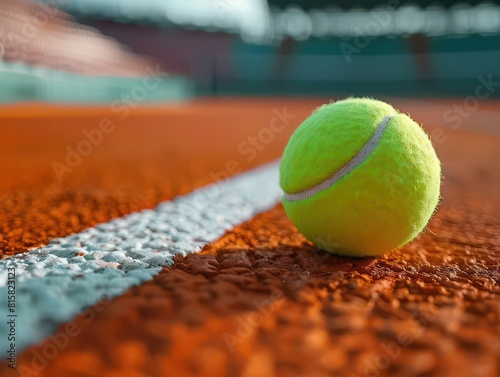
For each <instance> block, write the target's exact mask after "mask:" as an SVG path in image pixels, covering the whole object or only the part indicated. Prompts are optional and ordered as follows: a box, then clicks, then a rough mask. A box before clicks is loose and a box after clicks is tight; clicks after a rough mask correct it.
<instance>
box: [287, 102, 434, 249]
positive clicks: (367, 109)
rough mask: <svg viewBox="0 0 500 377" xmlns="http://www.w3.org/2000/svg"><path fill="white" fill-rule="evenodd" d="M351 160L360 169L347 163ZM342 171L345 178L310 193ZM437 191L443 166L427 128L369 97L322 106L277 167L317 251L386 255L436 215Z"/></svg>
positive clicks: (296, 219) (291, 213)
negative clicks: (428, 135)
mask: <svg viewBox="0 0 500 377" xmlns="http://www.w3.org/2000/svg"><path fill="white" fill-rule="evenodd" d="M386 117H391V118H386ZM384 118H385V123H386V128H385V129H383V133H382V134H381V137H380V139H379V140H375V142H374V141H373V138H372V137H374V134H375V132H376V130H377V128H378V129H379V131H378V132H380V130H381V128H380V125H381V123H384ZM387 120H388V122H387ZM370 144H371V147H372V148H369V154H368V155H367V156H366V158H365V159H364V160H362V161H361V162H359V159H360V157H359V156H358V157H356V156H357V155H358V154H360V153H359V152H360V151H362V150H363V148H364V147H365V146H367V145H368V146H370ZM365 149H366V148H365ZM362 153H363V152H362ZM362 153H361V154H362ZM353 159H354V162H356V161H357V162H358V163H357V164H353V163H351V164H349V162H350V161H351V160H353ZM353 165H354V166H353ZM341 169H342V170H341ZM339 170H340V171H341V172H340V173H345V175H342V174H341V177H340V178H339V179H338V180H337V181H336V182H335V183H333V184H331V185H329V186H328V187H326V188H323V189H321V190H319V191H317V192H315V193H313V194H312V195H309V196H308V195H307V190H308V189H311V188H315V187H317V186H318V185H320V184H321V183H324V182H325V181H327V180H328V179H329V178H331V177H332V176H333V175H336V173H337V176H338V175H339V173H338V172H339ZM440 185H441V166H440V162H439V159H438V158H437V156H436V153H435V151H434V148H433V147H432V144H431V142H430V140H429V138H428V137H427V135H426V133H425V132H424V131H423V130H422V128H421V127H420V126H419V125H418V124H417V123H415V122H414V121H413V120H412V119H411V118H410V117H408V116H407V115H404V114H400V113H399V112H398V111H397V110H395V109H394V108H393V107H392V106H391V105H389V104H387V103H385V102H382V101H378V100H374V99H369V98H348V99H345V100H342V101H338V102H335V103H331V104H327V105H323V106H320V107H319V108H317V109H316V110H315V111H314V112H313V114H312V115H311V116H309V117H308V118H307V119H306V120H305V121H304V122H303V123H302V124H301V125H300V126H299V127H298V128H297V130H296V131H295V132H294V134H293V135H292V137H291V138H290V140H289V142H288V145H287V146H286V148H285V151H284V153H283V157H282V160H281V164H280V186H281V188H282V189H283V191H284V192H285V196H284V197H283V200H282V202H283V206H284V207H285V211H286V213H287V215H288V217H289V218H290V219H291V220H292V222H293V223H294V224H295V226H296V227H297V228H298V229H299V231H300V232H302V233H303V234H304V236H305V237H306V238H307V239H309V240H310V241H311V242H313V243H314V244H316V245H317V246H318V247H319V248H321V249H324V250H327V251H329V252H332V253H335V254H343V255H348V256H375V255H381V254H383V253H386V252H388V251H391V250H393V249H396V248H398V247H400V246H403V245H405V244H406V243H408V242H410V241H411V240H413V239H414V238H415V237H416V236H417V235H418V234H419V233H420V232H421V231H422V229H423V228H424V227H425V226H426V225H427V223H428V221H429V219H430V218H431V216H432V214H433V212H434V210H435V209H436V206H437V204H438V201H439V190H440ZM293 194H299V195H295V196H294V195H293ZM303 194H304V195H303ZM309 194H311V193H310V192H309ZM297 196H298V197H299V199H297ZM287 197H288V198H287Z"/></svg>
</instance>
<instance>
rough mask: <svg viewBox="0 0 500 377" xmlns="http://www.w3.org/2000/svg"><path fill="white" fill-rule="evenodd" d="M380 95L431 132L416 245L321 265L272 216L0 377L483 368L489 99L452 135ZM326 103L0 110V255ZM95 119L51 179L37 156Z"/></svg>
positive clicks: (488, 351) (498, 178)
mask: <svg viewBox="0 0 500 377" xmlns="http://www.w3.org/2000/svg"><path fill="white" fill-rule="evenodd" d="M385 100H387V101H388V102H391V103H392V104H393V105H394V106H395V107H396V108H399V109H400V110H401V111H402V112H407V113H410V114H411V115H412V117H413V118H414V119H415V120H417V121H418V122H421V123H423V124H424V129H425V130H426V131H427V133H429V134H431V135H432V134H433V133H432V132H433V130H435V129H436V128H438V127H439V128H441V130H440V131H439V133H435V135H439V136H440V137H439V140H433V144H434V147H435V148H436V151H437V153H438V156H439V157H440V159H441V162H442V171H443V176H444V179H443V185H442V192H441V195H442V202H441V203H440V205H439V209H438V211H437V213H436V215H435V216H434V217H433V218H432V220H431V221H430V223H429V225H428V227H427V229H426V231H425V232H424V233H423V234H422V235H421V236H419V237H418V238H417V239H416V240H414V241H413V242H411V243H410V244H408V245H407V246H405V247H403V248H402V249H400V250H397V251H394V252H392V253H389V254H386V255H384V256H381V257H377V258H362V259H355V258H346V257H337V256H334V255H327V254H325V253H323V252H321V251H319V250H316V249H315V247H314V246H313V245H312V244H311V243H309V242H308V241H307V240H306V239H305V238H304V237H303V236H301V234H299V233H298V232H297V230H296V229H295V227H294V226H293V225H292V224H291V222H290V221H289V220H288V219H287V217H286V215H285V213H284V210H283V207H282V206H281V205H276V206H275V207H274V208H272V209H270V210H267V211H265V212H263V213H261V214H258V215H256V216H254V217H253V218H251V219H250V220H249V221H246V222H244V223H243V224H241V225H238V226H236V227H235V228H234V229H229V230H228V231H226V232H225V234H224V235H223V236H222V237H220V238H219V239H218V240H216V241H215V242H209V243H208V244H207V245H206V246H204V247H203V249H202V250H201V252H199V253H193V254H190V255H187V256H182V255H177V256H175V258H174V264H173V265H172V266H170V267H164V268H163V269H161V271H159V273H158V274H157V275H155V276H154V277H152V279H150V280H148V281H144V282H141V283H140V284H137V285H135V286H133V287H130V288H128V289H126V290H125V292H124V293H122V294H118V295H115V297H113V298H110V299H104V300H100V301H99V302H97V303H96V304H95V305H90V306H89V307H87V308H85V310H82V312H81V313H80V314H79V315H77V316H76V317H75V318H73V319H72V320H65V321H62V322H61V323H56V324H55V327H54V330H53V331H52V334H51V335H46V336H43V337H42V338H41V340H40V341H37V342H35V343H34V344H29V343H30V342H29V339H28V340H27V343H26V344H29V345H28V346H26V347H24V348H23V349H22V350H20V351H19V353H18V355H17V369H16V370H15V371H13V370H10V369H8V368H7V367H6V363H7V362H6V361H5V359H4V356H3V355H2V360H3V361H2V362H3V365H0V371H1V372H0V373H1V376H2V377H3V376H5V377H10V376H46V377H91V376H99V377H115V376H130V377H140V376H214V377H230V376H244V377H275V376H276V377H277V376H315V377H322V376H347V377H354V376H370V377H377V376H405V377H409V376H422V377H427V376H478V377H497V376H498V375H500V327H499V326H500V318H499V316H500V314H499V313H500V289H499V286H498V284H499V283H500V268H499V266H500V236H499V235H500V217H499V211H500V196H499V192H500V169H499V168H498V162H499V161H500V130H499V129H498V124H497V122H495V121H494V120H495V119H498V116H499V115H500V113H499V111H500V110H499V108H500V107H499V105H500V103H499V102H498V101H493V100H491V101H489V102H485V103H482V104H481V108H480V109H479V110H478V111H476V112H474V113H472V114H471V115H470V117H468V118H466V119H465V118H464V119H463V122H462V123H461V126H460V127H456V129H453V128H445V127H443V120H442V114H443V112H444V111H445V110H446V109H448V108H449V107H450V106H451V105H452V104H453V103H455V102H456V101H454V100H451V99H450V100H430V99H426V100H395V99H391V98H385ZM327 101H328V99H327V98H326V99H325V98H322V99H317V100H315V99H307V100H302V99H276V98H275V99H224V98H221V99H199V100H194V101H192V102H186V103H182V104H171V105H162V106H144V107H138V108H137V109H134V110H132V111H131V113H130V116H128V117H126V119H120V118H119V116H117V114H116V113H113V112H112V111H110V110H109V107H107V106H104V105H103V106H100V107H78V106H77V107H71V106H57V105H36V104H30V105H28V104H19V105H15V106H10V107H4V108H2V111H1V112H0V135H1V137H0V175H1V177H2V179H1V180H0V253H1V257H2V259H3V261H4V262H5V261H7V260H8V259H9V258H13V256H14V255H16V254H23V253H24V254H26V255H28V254H29V253H31V252H32V250H34V249H35V248H37V247H41V246H44V245H47V243H49V242H50V240H52V239H54V238H61V237H66V236H69V235H71V234H73V233H78V232H81V231H82V230H84V229H86V228H89V227H94V226H95V225H96V224H99V223H104V222H108V221H109V220H111V219H113V218H117V217H122V216H124V215H127V214H130V213H132V212H136V211H140V210H143V209H151V208H154V207H156V206H157V205H158V204H159V203H160V202H163V201H168V200H171V199H173V198H174V197H176V196H179V195H189V193H191V192H192V191H193V190H195V189H196V188H199V187H202V186H206V185H213V184H216V183H217V181H219V180H222V179H224V178H227V177H229V176H234V175H237V174H240V173H246V172H248V171H250V170H251V169H253V168H256V167H259V166H262V165H263V164H265V163H268V162H272V161H274V160H276V159H278V158H279V157H280V156H281V153H282V151H283V148H284V146H285V145H286V142H287V140H288V138H289V137H290V135H291V134H292V133H293V131H294V130H295V128H296V127H297V126H298V125H299V124H300V123H301V122H302V120H303V119H304V118H306V117H307V116H308V115H309V114H310V113H311V111H312V110H313V109H314V108H315V107H316V106H318V105H320V104H322V103H325V102H327ZM284 114H285V115H284ZM104 118H107V119H109V120H110V122H111V124H112V126H110V128H112V130H111V131H110V132H109V133H103V137H102V140H100V141H99V143H96V145H94V146H93V147H92V151H91V153H89V154H88V156H85V157H83V158H82V159H81V161H78V162H75V163H74V164H73V165H75V166H74V167H70V168H69V169H68V170H67V171H65V172H64V174H62V175H61V176H60V177H58V176H57V174H56V172H55V171H54V162H60V163H64V162H65V159H66V157H67V153H68V149H67V148H68V147H70V148H76V146H77V145H78V143H79V142H80V141H81V140H84V138H85V136H83V133H82V132H83V131H84V130H87V131H90V130H93V129H95V128H98V127H99V124H100V122H101V121H102V119H104ZM108 124H109V123H108ZM271 125H274V126H273V128H274V131H272V132H271V133H269V132H267V133H266V134H265V135H264V134H263V133H262V132H263V131H262V130H263V129H266V128H270V127H271ZM276 125H279V126H280V127H275V126H276ZM58 178H61V180H59V179H58ZM18 257H19V256H18ZM77 293H78V292H76V291H75V292H73V293H72V294H74V295H76V294H77ZM18 294H20V293H19V291H18ZM40 300H41V298H40ZM30 310H32V312H31V314H30V315H37V313H36V306H35V307H33V308H32V309H30ZM2 322H4V319H3V318H2ZM17 332H18V333H21V332H23V328H22V327H21V326H20V325H19V326H18V328H17ZM60 334H66V336H62V337H61V336H60ZM68 334H69V335H68ZM58 336H59V338H58ZM58 339H59V340H58ZM61 339H62V340H61ZM2 341H3V339H2ZM58 342H59V343H58ZM61 342H62V343H63V344H61Z"/></svg>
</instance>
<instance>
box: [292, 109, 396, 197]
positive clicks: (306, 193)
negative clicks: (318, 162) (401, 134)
mask: <svg viewBox="0 0 500 377" xmlns="http://www.w3.org/2000/svg"><path fill="white" fill-rule="evenodd" d="M395 116H396V115H387V116H385V117H384V119H382V121H381V122H380V123H379V124H378V126H377V128H376V129H375V132H374V133H373V135H372V137H371V138H370V140H368V142H367V143H366V144H365V145H364V146H363V148H361V150H360V151H359V152H358V154H357V155H356V156H354V157H353V158H352V159H351V160H350V161H349V162H348V163H347V164H345V165H344V166H342V168H340V170H338V171H337V172H335V173H334V174H333V175H332V176H330V177H329V178H327V179H326V180H324V181H323V182H321V183H319V184H317V185H316V186H313V187H311V188H308V189H306V190H303V191H300V192H296V193H293V194H289V193H285V195H283V198H284V199H285V200H288V201H290V202H296V201H299V200H303V199H307V198H310V197H311V196H313V195H315V194H317V193H318V192H320V191H323V190H325V189H327V188H329V187H332V186H333V185H334V184H335V183H337V182H338V180H339V179H340V178H342V177H344V176H345V175H347V174H349V173H350V172H351V171H352V170H354V169H356V168H357V167H358V166H359V165H361V164H362V163H363V162H364V161H365V160H366V158H367V157H368V156H369V155H370V153H372V152H373V150H374V149H375V147H376V146H377V145H378V143H379V141H380V139H381V138H382V135H383V134H384V131H385V129H386V128H387V126H388V125H389V121H390V120H391V119H392V118H393V117H395Z"/></svg>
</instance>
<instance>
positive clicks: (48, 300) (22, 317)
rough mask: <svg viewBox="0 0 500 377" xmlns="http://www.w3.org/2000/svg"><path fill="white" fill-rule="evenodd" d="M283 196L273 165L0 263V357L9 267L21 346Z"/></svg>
mask: <svg viewBox="0 0 500 377" xmlns="http://www.w3.org/2000/svg"><path fill="white" fill-rule="evenodd" d="M282 194H283V192H282V191H281V189H280V188H279V185H278V163H277V162H274V163H272V164H268V165H265V166H262V167H260V168H258V169H255V170H252V171H249V172H246V173H244V174H241V175H239V176H236V177H233V178H231V179H229V180H226V181H221V182H218V183H215V184H213V185H210V186H206V187H204V188H201V189H198V190H196V191H194V192H193V193H191V194H189V195H186V196H182V197H177V198H175V199H174V200H172V201H167V202H163V203H161V204H160V205H158V207H157V208H156V209H154V210H145V211H141V212H137V213H133V214H130V215H127V216H125V217H122V218H118V219H114V220H111V221H109V222H107V223H103V224H99V225H97V226H96V227H93V228H88V229H85V230H83V231H82V232H80V233H77V234H73V235H70V236H68V237H65V238H57V239H54V240H52V241H51V242H50V243H49V244H48V245H47V246H43V247H40V248H37V249H34V250H32V251H31V252H28V253H24V254H19V255H16V256H13V257H11V258H7V259H4V260H2V261H0V321H1V322H2V326H0V354H2V355H5V354H6V352H7V348H6V347H7V343H8V342H6V341H4V340H6V339H7V328H6V326H4V322H6V318H7V288H6V283H7V269H8V268H9V267H14V268H15V269H16V275H17V283H16V314H17V339H16V344H17V349H18V350H22V349H23V348H25V347H27V346H29V345H31V344H34V343H36V342H39V341H41V340H42V339H44V338H45V337H46V336H48V335H50V334H51V333H53V332H54V331H55V330H56V329H57V326H58V325H59V324H60V323H63V322H66V321H69V320H71V319H72V318H74V317H75V316H76V315H77V314H79V313H81V312H83V311H84V310H85V309H87V308H88V307H90V306H92V305H94V304H96V303H97V302H98V301H99V300H101V299H104V298H106V299H111V298H113V297H116V296H118V295H121V294H122V293H124V292H125V291H126V290H127V289H128V288H130V287H132V286H134V285H138V284H141V283H142V282H144V281H147V280H150V279H152V277H153V276H154V275H156V274H158V273H159V272H160V270H161V269H162V267H163V266H168V265H171V264H172V263H173V260H172V258H173V257H174V256H175V255H177V254H181V255H187V254H189V253H193V252H197V251H200V250H201V249H202V247H203V246H205V245H207V244H208V243H210V242H213V241H215V240H217V239H218V238H220V237H221V236H222V235H223V234H224V232H225V231H227V230H229V229H232V228H233V227H234V226H236V225H239V224H241V223H242V222H244V221H246V220H249V219H251V218H252V217H253V216H254V215H256V214H257V213H259V212H263V211H266V210H268V209H270V208H272V207H273V206H275V205H276V204H277V203H278V201H279V200H280V198H281V196H282ZM4 320H5V321H4Z"/></svg>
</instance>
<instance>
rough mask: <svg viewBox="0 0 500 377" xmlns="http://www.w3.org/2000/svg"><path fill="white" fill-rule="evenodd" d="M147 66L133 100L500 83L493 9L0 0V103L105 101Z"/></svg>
mask: <svg viewBox="0 0 500 377" xmlns="http://www.w3.org/2000/svg"><path fill="white" fill-rule="evenodd" d="M152 74H154V75H155V76H158V77H159V80H158V83H159V84H158V85H155V86H154V88H153V89H151V90H148V91H147V93H146V95H145V96H143V97H141V98H142V99H141V101H144V102H147V101H150V102H161V101H179V100H184V99H186V98H191V97H194V96H199V95H202V96H203V95H214V96H222V95H226V96H227V95H231V96H232V95H247V96H248V95H260V96H262V95H280V96H293V95H301V96H304V95H312V96H313V95H321V96H328V95H329V96H341V95H373V96H384V95H390V96H394V95H398V96H412V97H413V96H426V97H439V96H443V97H450V96H463V95H467V94H470V93H471V92H473V91H474V88H475V87H476V86H477V85H478V80H480V79H481V77H482V78H483V79H489V80H496V77H500V5H499V4H498V3H497V2H479V1H468V2H460V3H456V2H452V1H443V0H439V1H438V2H436V1H414V2H407V1H398V0H393V1H390V2H379V1H348V0H339V1H323V0H296V1H292V2H290V1H285V0H268V1H266V0H182V1H181V0H147V1H137V0H106V1H103V0H45V1H43V2H42V1H40V2H33V1H30V0H16V1H12V0H0V88H1V90H0V102H13V101H53V102H77V103H78V102H85V103H103V102H108V103H112V102H113V101H114V100H116V99H117V98H120V96H122V95H123V93H126V92H127V91H130V90H132V89H133V88H134V87H137V85H142V84H143V80H144V77H145V76H147V75H152ZM492 95H493V96H498V91H494V92H493V93H492Z"/></svg>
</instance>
